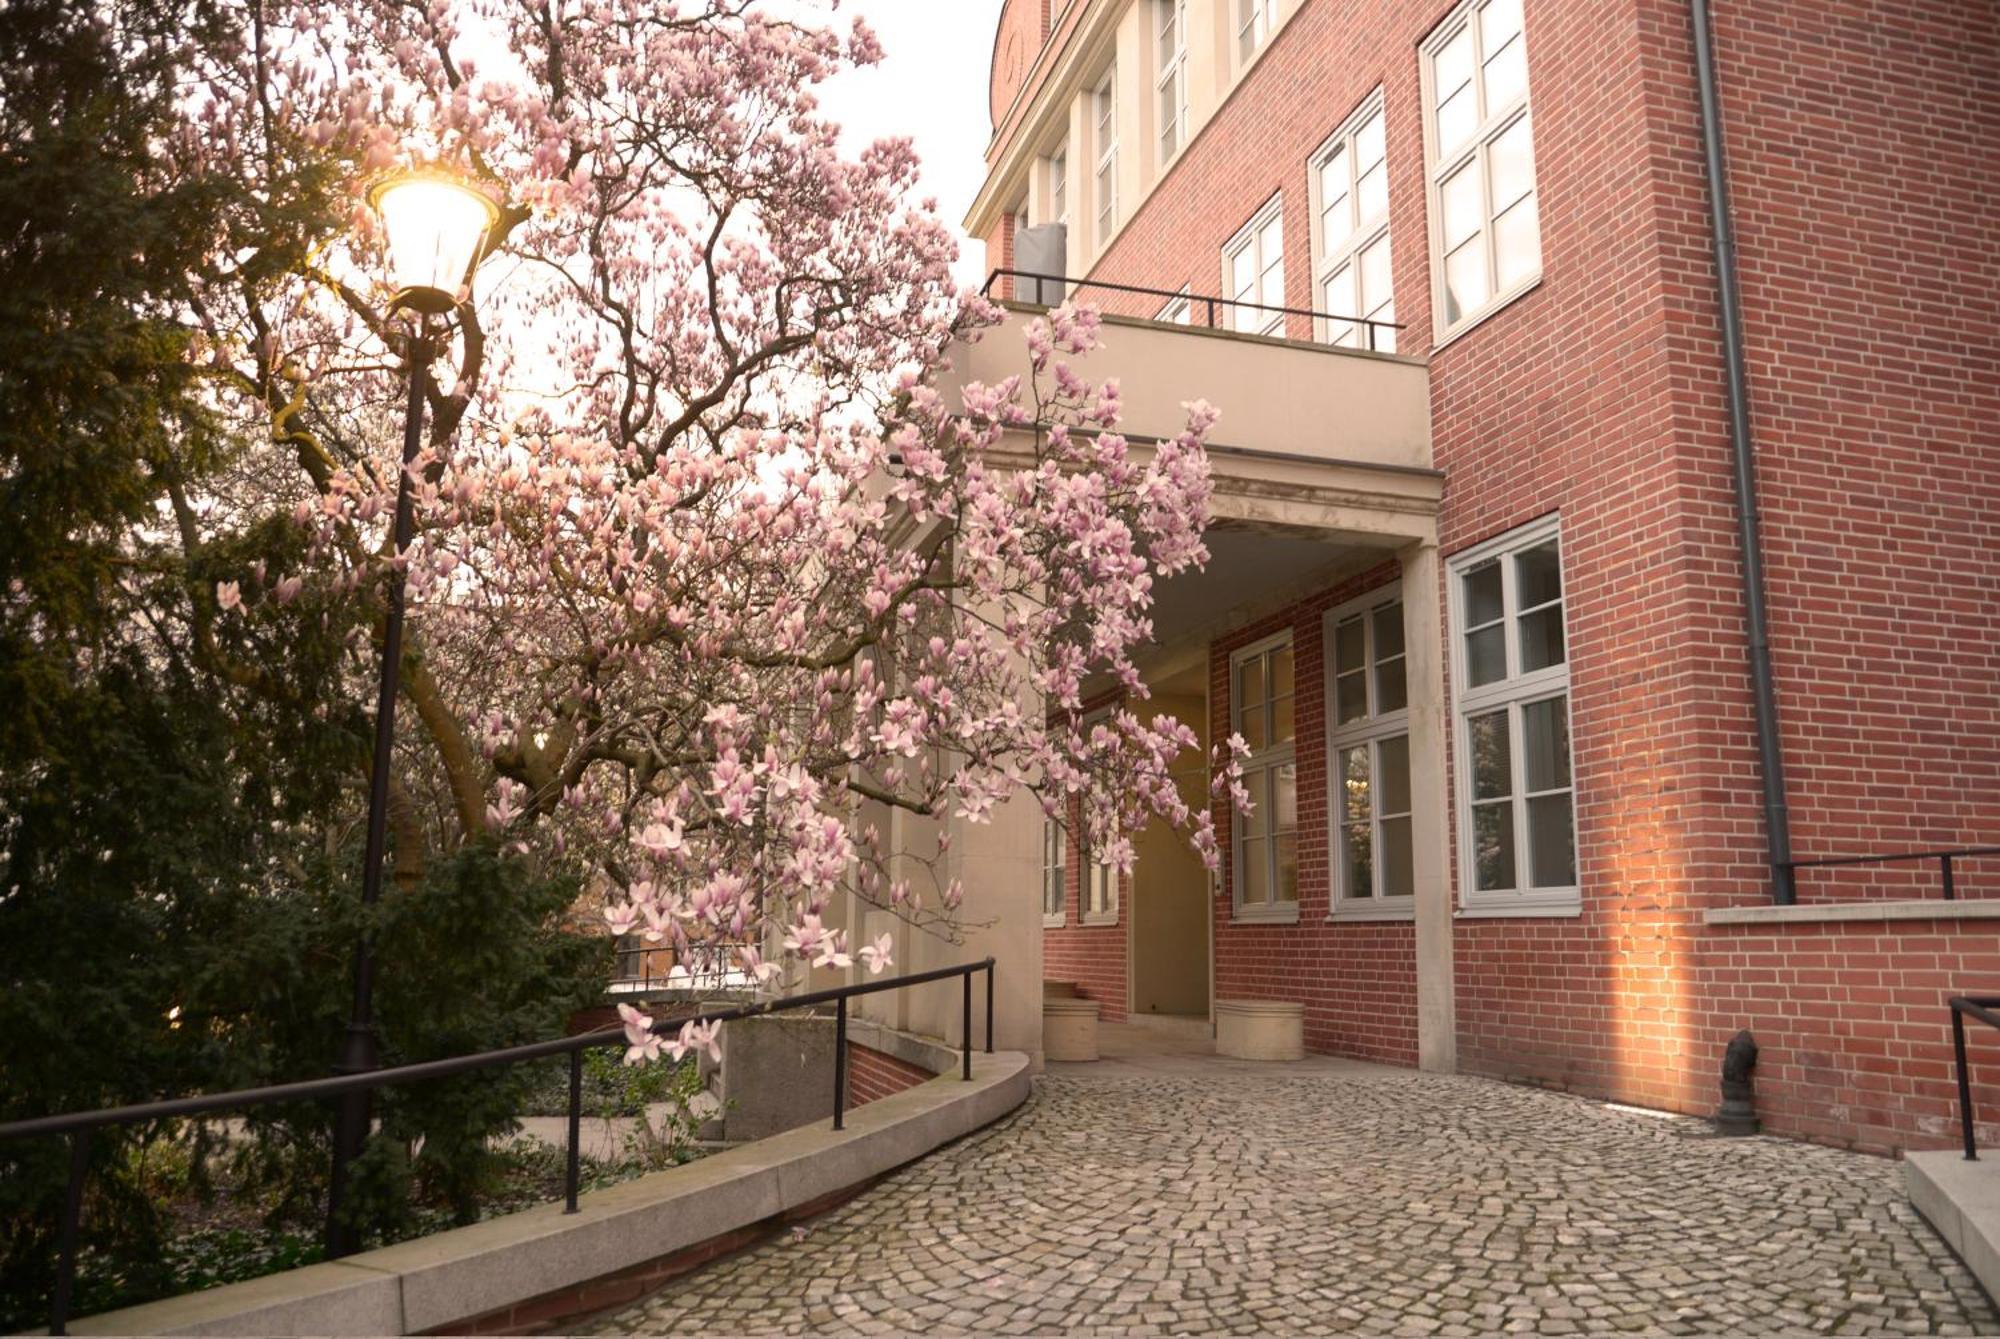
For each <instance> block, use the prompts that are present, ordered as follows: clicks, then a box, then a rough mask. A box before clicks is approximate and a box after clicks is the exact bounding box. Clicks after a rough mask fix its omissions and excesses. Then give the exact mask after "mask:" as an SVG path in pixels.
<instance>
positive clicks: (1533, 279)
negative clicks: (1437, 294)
mask: <svg viewBox="0 0 2000 1339" xmlns="http://www.w3.org/2000/svg"><path fill="white" fill-rule="evenodd" d="M1541 286H1542V272H1541V271H1540V270H1536V271H1535V272H1534V273H1533V274H1531V275H1529V276H1528V277H1527V278H1526V279H1524V280H1522V281H1521V282H1520V283H1518V284H1516V285H1515V286H1514V287H1512V288H1510V289H1508V290H1507V291H1506V292H1505V293H1502V294H1501V295H1500V296H1499V297H1497V298H1495V299H1493V301H1491V302H1489V303H1488V304H1487V305H1486V306H1484V307H1482V308H1481V309H1480V310H1479V312H1478V314H1477V315H1474V316H1468V317H1467V318H1466V319H1465V320H1463V321H1460V322H1459V323H1458V324H1457V325H1455V326H1453V327H1452V328H1451V329H1450V330H1449V331H1447V332H1445V333H1444V334H1443V335H1439V336H1436V337H1435V338H1433V339H1432V340H1431V352H1432V353H1437V352H1438V351H1439V350H1441V349H1444V348H1447V347H1449V346H1450V345H1452V344H1456V343H1457V342H1458V341H1459V340H1461V339H1463V338H1464V337H1465V336H1467V335H1469V334H1471V333H1472V332H1473V331H1475V330H1477V329H1478V328H1479V327H1480V326H1482V325H1485V324H1486V323H1487V322H1488V321H1490V320H1492V319H1493V318H1494V317H1495V316H1498V315H1499V314H1500V313H1501V312H1503V311H1505V310H1507V308H1509V307H1511V306H1513V305H1514V304H1515V303H1516V302H1519V301H1520V300H1521V299H1522V298H1524V297H1526V296H1528V294H1530V293H1532V292H1534V291H1535V290H1536V289H1538V288H1540V287H1541ZM1436 310H1437V307H1436V299H1435V298H1434V299H1433V305H1432V312H1433V314H1435V313H1436Z"/></svg>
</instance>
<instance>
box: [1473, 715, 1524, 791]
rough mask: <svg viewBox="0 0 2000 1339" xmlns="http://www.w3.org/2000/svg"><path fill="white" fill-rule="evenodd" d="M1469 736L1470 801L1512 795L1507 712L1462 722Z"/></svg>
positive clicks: (1510, 748)
mask: <svg viewBox="0 0 2000 1339" xmlns="http://www.w3.org/2000/svg"><path fill="white" fill-rule="evenodd" d="M1466 726H1467V728H1468V730H1469V731H1470V733H1471V735H1472V740H1471V749H1472V757H1471V763H1472V798H1473V799H1475V800H1492V799H1499V798H1501V797H1503V796H1507V795H1512V794H1513V793H1514V764H1513V742H1512V740H1510V739H1509V738H1508V727H1507V710H1506V708H1504V707H1503V708H1501V709H1500V710H1499V711H1490V712H1488V713H1486V714H1485V715H1484V716H1474V717H1472V718H1471V719H1470V720H1469V721H1467V722H1466Z"/></svg>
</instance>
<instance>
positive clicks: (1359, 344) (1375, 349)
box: [979, 269, 1403, 353]
mask: <svg viewBox="0 0 2000 1339" xmlns="http://www.w3.org/2000/svg"><path fill="white" fill-rule="evenodd" d="M1002 279H1009V280H1012V281H1013V283H1014V293H1015V296H1016V298H1017V299H1018V300H1019V301H1022V302H1033V303H1036V304H1038V305H1043V306H1047V305H1050V304H1049V303H1048V302H1047V301H1046V299H1047V298H1050V297H1055V298H1056V299H1057V300H1058V301H1060V300H1061V296H1059V295H1067V294H1069V293H1071V292H1074V291H1076V290H1078V289H1096V290H1098V291H1099V292H1105V293H1122V294H1125V295H1127V296H1131V297H1148V298H1158V299H1160V300H1161V303H1162V306H1161V308H1160V314H1158V315H1156V316H1155V317H1154V318H1153V319H1154V320H1157V321H1160V322H1162V323H1163V324H1168V325H1194V324H1196V322H1195V319H1194V317H1195V313H1197V312H1200V313H1202V315H1203V316H1204V317H1205V318H1206V319H1205V320H1203V321H1202V322H1201V323H1200V324H1201V325H1203V326H1204V327H1205V328H1207V329H1210V330H1216V329H1238V330H1240V329H1242V327H1240V326H1235V325H1231V326H1227V327H1225V326H1222V325H1220V324H1218V322H1217V321H1216V315H1217V313H1218V312H1223V311H1228V312H1237V311H1250V312H1259V313H1262V314H1263V315H1266V316H1279V317H1284V316H1304V317H1307V318H1309V319H1310V320H1311V321H1312V323H1313V335H1314V338H1315V339H1318V340H1319V342H1320V343H1323V344H1333V345H1340V344H1341V343H1342V337H1344V336H1345V335H1346V334H1348V333H1350V332H1351V333H1352V335H1353V344H1352V346H1351V347H1354V348H1358V349H1365V350H1367V351H1369V352H1371V353H1385V352H1391V351H1393V349H1394V347H1395V342H1396V341H1395V333H1394V332H1396V331H1398V330H1401V329H1402V328H1403V327H1402V326H1400V325H1398V324H1396V323H1395V322H1393V321H1373V320H1369V319H1368V318H1367V317H1363V316H1337V315H1335V314H1333V313H1332V312H1322V311H1313V310H1312V309H1310V308H1307V307H1274V306H1270V305H1269V304H1266V303H1262V302H1247V301H1245V300H1243V299H1242V298H1225V297H1214V296H1211V295H1209V294H1206V293H1190V292H1188V291H1186V290H1185V289H1170V288H1148V287H1146V286H1145V285H1144V284H1116V283H1112V282H1110V281H1109V280H1106V279H1076V278H1072V277H1070V276H1069V275H1066V274H1037V273H1035V272H1033V271H1030V270H1015V269H998V270H995V271H993V273H991V274H989V275H987V276H986V282H985V283H984V284H983V285H981V286H980V289H979V291H980V293H981V294H982V295H984V296H986V297H991V296H993V286H994V285H995V284H997V283H999V282H1000V281H1001V280H1002ZM1176 306H1179V307H1181V310H1182V311H1184V312H1185V314H1186V318H1187V319H1185V320H1180V319H1175V318H1169V317H1167V316H1166V315H1165V313H1166V312H1167V311H1168V310H1171V309H1172V308H1174V307H1176ZM1384 331H1387V332H1389V333H1388V335H1387V336H1386V337H1385V336H1384V334H1383V332H1384ZM1247 333H1252V334H1255V333H1258V332H1256V331H1249V332H1247Z"/></svg>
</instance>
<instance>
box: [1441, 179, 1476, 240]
mask: <svg viewBox="0 0 2000 1339" xmlns="http://www.w3.org/2000/svg"><path fill="white" fill-rule="evenodd" d="M1440 198H1441V202H1442V206H1443V210H1444V249H1445V250H1447V251H1450V250H1452V249H1453V248H1454V247H1456V246H1458V244H1459V243H1461V242H1463V241H1464V240H1465V239H1466V238H1468V237H1471V236H1472V235H1473V234H1475V233H1477V232H1478V231H1479V229H1480V227H1481V225H1483V224H1484V223H1485V222H1486V206H1485V203H1484V202H1483V201H1481V200H1480V198H1479V162H1478V160H1477V159H1474V160H1473V161H1472V162H1470V163H1467V164H1466V165H1465V166H1464V167H1462V168H1460V169H1459V170H1458V171H1456V172H1454V173H1452V174H1451V176H1450V177H1448V178H1446V180H1445V183H1444V190H1443V193H1442V195H1441V197H1440Z"/></svg>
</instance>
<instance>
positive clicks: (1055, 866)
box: [1042, 817, 1069, 930]
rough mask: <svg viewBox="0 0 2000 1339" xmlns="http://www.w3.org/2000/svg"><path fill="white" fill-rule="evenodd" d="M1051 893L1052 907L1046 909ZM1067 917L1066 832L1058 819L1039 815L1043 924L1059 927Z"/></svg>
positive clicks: (1067, 841)
mask: <svg viewBox="0 0 2000 1339" xmlns="http://www.w3.org/2000/svg"><path fill="white" fill-rule="evenodd" d="M1051 893H1054V895H1055V896H1054V898H1053V904H1054V906H1055V910H1054V911H1051V910H1049V907H1050V905H1051V900H1052V899H1051V898H1050V894H1051ZM1068 921H1069V832H1068V831H1067V830H1066V829H1065V828H1064V826H1063V824H1062V823H1061V821H1060V820H1057V819H1054V818H1046V817H1045V818H1043V819H1042V927H1043V928H1044V929H1048V930H1059V929H1061V928H1062V927H1063V926H1064V925H1065V924H1067V923H1068Z"/></svg>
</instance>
